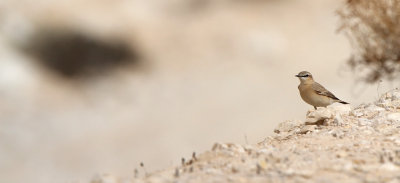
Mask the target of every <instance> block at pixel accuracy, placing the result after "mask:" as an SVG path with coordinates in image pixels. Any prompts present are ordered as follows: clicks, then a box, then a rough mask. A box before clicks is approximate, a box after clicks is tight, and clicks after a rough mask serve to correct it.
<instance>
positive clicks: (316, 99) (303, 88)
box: [299, 85, 333, 107]
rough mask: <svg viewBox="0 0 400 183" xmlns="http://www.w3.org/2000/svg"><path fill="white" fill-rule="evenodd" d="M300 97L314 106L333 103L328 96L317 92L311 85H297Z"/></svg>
mask: <svg viewBox="0 0 400 183" xmlns="http://www.w3.org/2000/svg"><path fill="white" fill-rule="evenodd" d="M299 91H300V96H301V98H302V99H303V100H304V101H305V102H306V103H308V104H310V105H312V106H316V107H326V106H328V105H330V104H332V103H333V101H332V99H330V98H329V97H326V96H323V95H319V94H317V93H316V92H315V91H314V89H313V88H312V86H311V85H299Z"/></svg>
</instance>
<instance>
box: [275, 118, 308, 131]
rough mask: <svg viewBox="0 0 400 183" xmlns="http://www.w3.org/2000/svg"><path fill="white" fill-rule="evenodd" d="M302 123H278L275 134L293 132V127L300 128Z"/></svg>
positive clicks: (296, 121)
mask: <svg viewBox="0 0 400 183" xmlns="http://www.w3.org/2000/svg"><path fill="white" fill-rule="evenodd" d="M301 124H302V121H300V120H288V121H284V122H282V123H279V125H278V127H276V128H275V130H274V132H275V133H282V132H289V131H291V130H293V129H294V128H295V127H297V126H300V125H301Z"/></svg>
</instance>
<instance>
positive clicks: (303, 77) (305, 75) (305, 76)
mask: <svg viewBox="0 0 400 183" xmlns="http://www.w3.org/2000/svg"><path fill="white" fill-rule="evenodd" d="M295 76H296V77H298V78H299V79H300V82H301V83H304V82H312V81H314V80H313V77H312V75H311V73H310V72H308V71H301V72H300V73H299V74H297V75H295Z"/></svg>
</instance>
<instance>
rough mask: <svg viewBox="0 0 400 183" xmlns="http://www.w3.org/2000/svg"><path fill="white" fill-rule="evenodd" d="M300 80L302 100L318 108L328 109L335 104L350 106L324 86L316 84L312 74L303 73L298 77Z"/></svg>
mask: <svg viewBox="0 0 400 183" xmlns="http://www.w3.org/2000/svg"><path fill="white" fill-rule="evenodd" d="M296 77H298V78H299V79H300V85H299V87H298V88H299V91H300V96H301V98H302V99H303V100H304V101H305V102H307V103H308V104H310V105H312V106H314V108H315V109H317V107H326V106H328V105H330V104H333V103H335V102H339V103H342V104H348V103H347V102H345V101H343V100H340V99H338V98H337V97H335V95H333V94H332V93H331V92H330V91H328V90H327V89H325V88H324V87H323V86H322V85H320V84H319V83H317V82H315V81H314V79H313V77H312V75H311V73H309V72H307V71H302V72H300V73H299V74H297V75H296Z"/></svg>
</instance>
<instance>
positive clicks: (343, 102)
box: [339, 100, 349, 104]
mask: <svg viewBox="0 0 400 183" xmlns="http://www.w3.org/2000/svg"><path fill="white" fill-rule="evenodd" d="M339 103H341V104H349V103H348V102H345V101H342V100H340V101H339Z"/></svg>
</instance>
